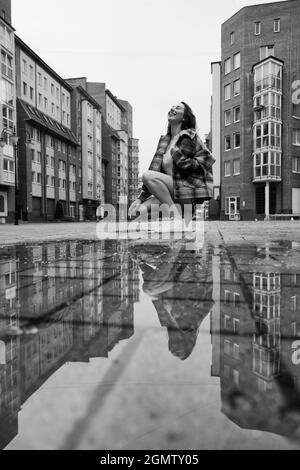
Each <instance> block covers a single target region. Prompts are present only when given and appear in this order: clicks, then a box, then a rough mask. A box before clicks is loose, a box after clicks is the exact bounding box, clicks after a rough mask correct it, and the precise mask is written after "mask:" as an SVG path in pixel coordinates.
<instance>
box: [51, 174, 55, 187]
mask: <svg viewBox="0 0 300 470" xmlns="http://www.w3.org/2000/svg"><path fill="white" fill-rule="evenodd" d="M51 186H52V187H54V186H55V177H54V176H51Z"/></svg>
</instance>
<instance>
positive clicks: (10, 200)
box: [0, 0, 16, 223]
mask: <svg viewBox="0 0 300 470" xmlns="http://www.w3.org/2000/svg"><path fill="white" fill-rule="evenodd" d="M10 25H11V1H10V0H2V1H1V2H0V47H1V72H0V74H1V75H0V76H1V96H0V100H1V124H0V133H1V132H2V130H3V129H6V130H7V131H8V132H13V130H14V127H15V126H16V92H15V41H14V30H13V28H12V27H11V26H10ZM6 143H7V145H6V146H5V147H4V149H3V150H2V149H0V223H2V222H11V221H12V220H13V218H14V212H15V161H14V149H13V146H12V144H11V141H10V138H9V137H7V136H6Z"/></svg>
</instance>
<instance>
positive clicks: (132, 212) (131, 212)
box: [128, 199, 142, 218]
mask: <svg viewBox="0 0 300 470" xmlns="http://www.w3.org/2000/svg"><path fill="white" fill-rule="evenodd" d="M141 205H142V203H141V201H140V200H139V199H136V200H135V201H134V202H133V203H132V204H131V206H130V208H129V211H128V215H129V217H130V218H131V217H135V216H136V214H137V212H139V209H140V207H141Z"/></svg>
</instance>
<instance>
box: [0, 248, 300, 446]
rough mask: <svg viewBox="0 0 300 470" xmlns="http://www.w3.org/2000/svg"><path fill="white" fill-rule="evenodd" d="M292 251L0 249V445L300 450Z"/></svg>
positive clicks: (299, 285) (299, 329)
mask: <svg viewBox="0 0 300 470" xmlns="http://www.w3.org/2000/svg"><path fill="white" fill-rule="evenodd" d="M293 248H297V249H299V246H293V244H290V245H284V244H280V243H278V244H274V246H268V247H265V248H262V247H261V246H260V247H259V248H257V247H256V246H255V245H253V244H252V245H251V246H249V247H246V246H244V245H243V246H242V247H239V246H236V247H234V246H232V247H230V248H229V249H228V250H226V249H223V248H222V247H210V246H204V247H203V248H202V249H201V250H199V251H191V250H187V249H186V248H185V246H184V245H182V243H181V242H174V243H172V244H171V246H170V245H168V244H160V245H159V244H156V245H150V244H145V245H143V244H138V245H136V246H135V245H134V244H132V243H131V244H128V242H126V241H119V242H115V241H102V242H96V243H88V242H75V241H74V242H65V241H62V242H59V243H49V244H42V245H36V244H35V245H26V246H21V245H20V246H16V247H9V248H6V249H5V250H4V249H3V250H0V306H1V307H0V312H1V316H0V392H1V393H0V446H1V449H28V448H53V449H55V448H80V447H84V448H95V449H100V448H126V446H132V447H133V448H139V446H141V448H157V447H153V446H155V445H160V446H161V447H160V448H161V449H165V448H168V445H171V444H168V443H169V441H170V439H169V437H168V436H172V435H176V436H178V438H177V439H176V445H177V446H178V448H187V446H190V447H189V448H194V449H202V448H209V447H210V448H216V447H218V446H220V447H224V448H227V447H230V445H231V447H233V448H234V447H236V448H244V447H245V448H260V446H263V447H265V448H277V447H280V448H281V447H282V448H289V447H291V448H295V447H298V438H299V437H300V394H299V391H300V390H299V389H300V322H299V305H300V271H299V272H298V270H297V264H296V262H295V252H294V253H293ZM273 255H274V257H273ZM146 385H147V386H146ZM179 390H180V392H179V394H178V391H179ZM179 403H180V404H181V405H180V406H181V407H182V408H181V411H180V413H182V416H184V418H182V419H180V420H179V421H176V423H175V421H174V416H177V414H176V413H178V412H179V411H178V409H177V408H178V406H179ZM192 405H193V406H194V407H195V410H194V411H195V412H193V413H191V412H190V411H189V412H188V410H190V408H189V406H192ZM91 410H92V412H91ZM102 421H103V422H104V423H105V424H106V426H103V427H101V426H100V424H101V423H102ZM78 423H79V425H78ZM153 423H155V427H154V430H155V429H157V432H154V431H152V432H150V433H149V429H153ZM129 424H130V425H129ZM100 427H101V429H100ZM93 429H94V431H92V430H93ZM95 429H97V430H96V431H95ZM195 429H197V432H195ZM162 430H163V431H162ZM240 430H243V432H244V433H243V434H242V435H241V433H240ZM141 432H142V434H143V433H145V436H146V437H145V438H143V439H142V440H141V438H140V437H137V436H140V435H142V434H141ZM90 433H93V439H92V438H91V436H90ZM147 433H148V434H147ZM257 433H259V434H257ZM180 436H181V437H180ZM184 436H185V437H184ZM221 436H222V437H221ZM258 437H259V439H258ZM219 438H220V442H221V443H220V442H219V444H216V442H217V441H218V439H219ZM185 439H189V440H188V443H187V441H185ZM156 440H157V441H156ZM171 441H172V440H171ZM229 441H230V443H231V444H230V445H229V444H228V442H229ZM258 441H260V442H258ZM172 445H173V447H174V442H173V443H172ZM114 446H115V447H114ZM175 447H176V446H175ZM128 448H130V447H128Z"/></svg>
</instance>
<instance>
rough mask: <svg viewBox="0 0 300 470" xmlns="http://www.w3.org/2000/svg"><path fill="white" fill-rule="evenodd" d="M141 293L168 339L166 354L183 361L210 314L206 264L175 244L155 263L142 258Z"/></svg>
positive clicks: (211, 303) (210, 287)
mask: <svg viewBox="0 0 300 470" xmlns="http://www.w3.org/2000/svg"><path fill="white" fill-rule="evenodd" d="M140 268H141V270H142V273H143V278H144V286H143V289H144V292H145V293H146V294H149V295H150V296H151V297H152V301H153V305H154V306H155V308H156V311H157V313H158V316H159V319H160V323H161V325H162V326H164V327H166V328H167V330H168V336H169V350H170V351H171V353H172V354H173V355H174V356H176V357H178V358H180V359H182V360H185V359H187V358H188V357H189V356H190V355H191V353H192V351H193V349H194V347H195V344H196V340H197V337H198V333H199V328H200V325H201V323H202V321H203V320H204V318H205V317H206V316H207V314H208V313H209V312H210V311H211V308H212V306H213V300H212V290H213V285H212V273H211V267H210V265H209V263H207V262H204V261H203V260H201V258H200V257H198V259H197V258H196V257H195V253H193V252H188V251H185V250H184V248H182V245H180V244H177V245H175V247H173V249H169V251H167V252H165V253H164V254H162V255H161V256H160V258H159V262H158V261H157V260H154V262H153V257H151V255H150V256H148V257H147V256H146V257H145V256H144V257H143V260H142V261H141V262H140Z"/></svg>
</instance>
